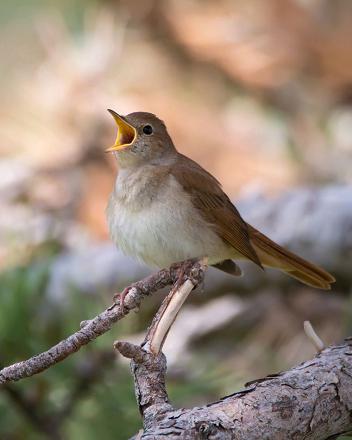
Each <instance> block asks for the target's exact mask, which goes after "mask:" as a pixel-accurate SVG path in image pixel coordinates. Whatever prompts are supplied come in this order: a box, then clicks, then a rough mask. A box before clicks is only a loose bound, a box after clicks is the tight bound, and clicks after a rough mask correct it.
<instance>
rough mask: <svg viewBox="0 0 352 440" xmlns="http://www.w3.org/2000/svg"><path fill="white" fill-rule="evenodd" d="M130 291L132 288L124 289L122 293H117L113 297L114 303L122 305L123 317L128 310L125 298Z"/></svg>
mask: <svg viewBox="0 0 352 440" xmlns="http://www.w3.org/2000/svg"><path fill="white" fill-rule="evenodd" d="M129 291H130V288H129V287H126V288H125V289H123V291H122V292H117V293H115V294H114V296H113V297H112V299H113V301H114V303H115V304H119V305H120V307H121V312H122V314H123V315H124V314H125V313H126V310H125V297H126V295H127V294H128V292H129Z"/></svg>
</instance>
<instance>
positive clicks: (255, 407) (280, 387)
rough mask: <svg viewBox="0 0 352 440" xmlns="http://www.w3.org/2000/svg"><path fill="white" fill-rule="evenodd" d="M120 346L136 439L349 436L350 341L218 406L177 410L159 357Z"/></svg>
mask: <svg viewBox="0 0 352 440" xmlns="http://www.w3.org/2000/svg"><path fill="white" fill-rule="evenodd" d="M124 344H127V343H119V345H118V349H119V350H120V352H121V353H122V354H123V355H125V356H126V353H127V352H128V353H129V354H128V356H127V357H132V358H133V362H132V372H133V375H134V379H135V384H136V393H137V391H138V394H137V397H138V401H139V402H140V403H142V404H141V405H140V409H141V413H142V416H143V426H144V432H143V434H142V435H140V438H141V439H144V440H149V439H150V440H151V439H155V438H166V437H167V438H169V439H173V438H175V439H176V438H177V439H208V438H216V439H217V440H221V439H224V440H225V439H226V440H228V439H236V440H248V439H253V440H255V439H270V440H282V439H295V440H303V439H304V440H322V439H330V438H335V436H338V435H341V434H343V433H346V432H349V431H351V430H352V392H351V390H352V362H351V360H352V338H347V339H346V340H345V341H344V342H343V343H342V344H341V345H336V346H331V347H328V348H326V349H324V350H323V351H322V352H321V353H319V354H318V355H317V356H316V357H315V358H314V359H312V360H309V361H306V362H304V363H303V364H301V365H298V366H296V367H294V368H292V369H291V370H289V371H286V372H282V373H279V374H274V375H270V376H268V377H266V378H263V379H259V380H256V381H253V382H250V383H248V384H246V388H245V389H243V390H241V391H239V392H237V393H234V394H232V395H230V396H227V397H224V398H222V399H220V400H219V401H218V402H214V403H211V404H208V405H205V406H203V407H195V408H192V409H179V410H177V409H174V408H172V406H171V405H170V404H169V403H168V402H169V400H168V395H167V392H166V388H165V372H166V364H165V357H164V355H163V354H162V353H160V354H158V355H157V356H153V354H151V353H148V352H146V351H145V350H143V349H142V348H140V347H136V346H133V348H131V344H128V345H125V346H124ZM127 347H128V349H127Z"/></svg>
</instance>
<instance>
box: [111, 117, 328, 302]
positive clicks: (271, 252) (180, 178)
mask: <svg viewBox="0 0 352 440" xmlns="http://www.w3.org/2000/svg"><path fill="white" fill-rule="evenodd" d="M109 112H110V113H111V114H112V116H113V117H114V119H115V121H116V123H117V126H118V132H117V138H116V142H115V144H114V146H112V147H111V148H108V149H107V150H106V151H112V152H114V154H115V156H116V159H117V161H118V165H119V173H118V176H117V179H116V183H115V187H114V189H113V192H112V194H111V196H110V200H109V204H108V207H107V220H108V224H109V230H110V235H111V238H112V240H113V241H114V242H115V243H116V244H117V245H118V247H119V248H120V249H121V250H122V251H123V252H124V253H125V254H127V255H131V256H133V257H136V258H138V259H139V260H142V261H143V262H145V263H146V264H148V265H152V266H158V267H167V266H170V265H171V264H172V263H175V262H180V261H183V260H187V259H191V258H203V257H207V258H208V262H209V264H210V265H212V266H215V267H216V268H218V269H220V270H223V271H225V272H227V273H230V274H233V275H240V274H241V270H240V268H239V267H238V266H237V264H236V263H234V262H233V261H232V260H234V259H235V260H250V261H253V262H254V263H255V264H257V265H258V266H260V267H263V266H268V267H273V268H276V269H279V270H281V271H283V272H285V273H287V274H288V275H289V276H291V277H293V278H296V279H298V280H299V281H301V282H303V283H304V284H308V285H309V286H313V287H317V288H320V289H330V284H331V283H333V282H334V281H335V278H334V277H333V276H332V275H330V274H329V273H328V272H326V271H325V270H324V269H321V268H320V267H318V266H316V265H315V264H313V263H310V262H309V261H306V260H304V259H303V258H301V257H299V256H298V255H295V254H294V253H292V252H290V251H288V250H287V249H284V248H283V247H281V246H279V245H278V244H277V243H275V242H273V241H272V240H270V238H268V237H266V236H265V235H264V234H262V233H261V232H259V231H258V230H257V229H255V228H254V227H253V226H251V225H249V224H248V223H246V222H245V220H243V218H242V217H241V215H240V213H239V212H238V211H237V209H236V208H235V206H234V205H233V204H232V203H231V201H230V199H229V198H228V196H227V195H226V194H225V193H224V191H223V190H222V188H221V185H220V183H219V182H218V181H217V180H216V179H215V177H213V176H212V175H211V174H210V173H208V172H207V171H206V170H204V169H203V168H202V167H201V166H200V165H198V164H197V163H196V162H194V161H193V160H191V159H189V158H188V157H186V156H184V155H183V154H180V153H179V152H178V151H177V150H176V148H175V146H174V144H173V142H172V139H171V137H170V136H169V134H168V132H167V129H166V127H165V124H164V123H163V122H162V121H161V120H160V119H158V118H157V117H156V116H155V115H153V114H151V113H145V112H136V113H131V114H129V115H127V116H120V115H118V114H117V113H116V112H115V111H113V110H109ZM121 303H122V304H123V297H122V298H121Z"/></svg>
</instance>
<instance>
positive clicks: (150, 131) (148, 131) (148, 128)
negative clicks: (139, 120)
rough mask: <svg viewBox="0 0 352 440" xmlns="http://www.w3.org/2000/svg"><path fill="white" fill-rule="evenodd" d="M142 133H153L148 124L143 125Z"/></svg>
mask: <svg viewBox="0 0 352 440" xmlns="http://www.w3.org/2000/svg"><path fill="white" fill-rule="evenodd" d="M143 133H144V134H152V133H153V127H152V126H151V125H149V124H147V125H145V126H144V127H143Z"/></svg>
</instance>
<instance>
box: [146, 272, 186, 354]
mask: <svg viewBox="0 0 352 440" xmlns="http://www.w3.org/2000/svg"><path fill="white" fill-rule="evenodd" d="M193 289H194V284H193V283H192V281H190V280H186V281H185V282H184V283H183V284H182V285H181V287H180V288H179V289H177V290H176V291H173V290H172V291H171V299H170V302H169V303H168V307H167V308H166V309H165V312H164V313H163V314H162V315H161V316H160V321H159V322H158V325H157V326H156V329H155V332H154V334H153V336H152V338H151V340H150V351H151V353H153V354H154V355H156V354H158V353H159V352H160V351H161V349H162V347H163V344H164V341H165V338H166V336H167V334H168V332H169V330H170V327H171V326H172V324H173V323H174V321H175V319H176V316H177V314H178V312H179V311H180V309H181V307H182V304H183V303H184V302H185V301H186V299H187V297H188V295H189V294H190V293H191V292H192V290H193Z"/></svg>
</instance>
